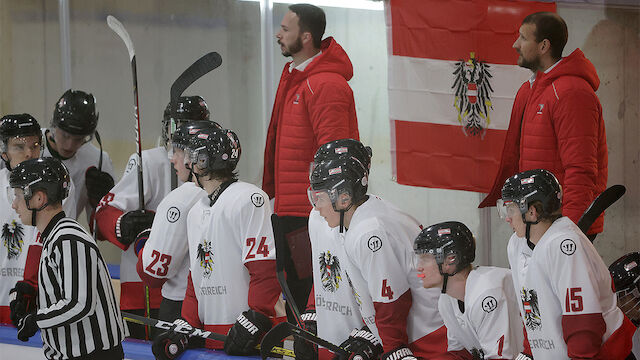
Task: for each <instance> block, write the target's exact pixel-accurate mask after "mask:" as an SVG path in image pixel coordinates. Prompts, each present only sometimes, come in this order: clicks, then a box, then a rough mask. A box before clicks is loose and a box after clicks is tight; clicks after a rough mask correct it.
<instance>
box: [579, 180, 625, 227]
mask: <svg viewBox="0 0 640 360" xmlns="http://www.w3.org/2000/svg"><path fill="white" fill-rule="evenodd" d="M626 191H627V189H626V188H625V187H624V186H623V185H613V186H611V187H609V188H608V189H606V190H605V191H603V192H602V193H601V194H600V195H598V196H597V197H596V198H595V199H594V200H593V202H592V203H591V205H589V207H588V208H587V210H586V211H585V212H584V214H582V216H581V217H580V220H578V224H577V225H578V227H579V228H580V230H582V232H583V233H585V234H586V233H587V231H588V230H589V228H590V227H591V225H593V223H594V221H596V219H597V218H598V217H599V216H600V214H602V213H603V212H604V211H605V210H606V209H607V208H608V207H609V206H611V205H612V204H613V203H615V202H616V201H618V199H620V198H621V197H622V195H624V193H625V192H626Z"/></svg>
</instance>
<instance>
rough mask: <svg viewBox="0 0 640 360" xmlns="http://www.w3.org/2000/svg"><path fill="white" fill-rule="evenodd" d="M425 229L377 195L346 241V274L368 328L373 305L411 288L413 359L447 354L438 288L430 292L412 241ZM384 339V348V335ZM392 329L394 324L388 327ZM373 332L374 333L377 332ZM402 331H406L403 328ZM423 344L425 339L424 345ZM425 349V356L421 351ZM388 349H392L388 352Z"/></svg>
mask: <svg viewBox="0 0 640 360" xmlns="http://www.w3.org/2000/svg"><path fill="white" fill-rule="evenodd" d="M420 230H421V225H420V223H419V222H418V221H417V220H415V219H414V218H413V217H411V216H410V215H408V214H406V213H404V212H402V211H401V210H399V209H398V208H396V207H395V206H393V205H392V204H390V203H388V202H386V201H384V200H382V199H380V198H379V197H377V196H374V195H369V199H368V200H367V201H365V202H364V203H363V204H362V205H360V206H359V207H358V208H357V209H356V211H355V212H354V214H353V217H352V218H351V223H350V225H349V230H347V232H346V236H345V240H344V248H345V253H346V254H347V259H348V261H346V263H347V267H346V272H347V274H348V277H349V279H350V281H351V283H352V284H353V289H354V292H355V297H356V299H357V301H358V303H359V304H360V311H361V313H362V315H363V317H364V321H365V323H366V324H367V325H370V324H371V321H372V320H373V319H371V317H372V316H377V315H374V314H375V313H376V311H375V307H374V303H391V302H394V301H396V300H397V299H398V298H399V297H400V296H401V295H402V294H404V293H405V292H407V291H408V290H411V297H412V305H411V309H410V310H409V314H408V316H407V329H406V333H407V335H408V341H409V345H412V347H413V349H414V355H416V356H423V357H429V356H433V355H435V354H440V353H443V352H445V351H446V348H447V344H446V336H445V328H444V326H443V321H442V318H441V317H440V315H439V314H438V298H439V296H440V291H439V290H438V289H425V288H424V287H423V286H422V282H421V281H420V279H418V277H417V270H416V269H414V268H413V265H412V258H413V240H414V239H415V238H416V236H417V235H418V234H419V233H420ZM375 320H376V325H377V328H378V334H377V335H379V337H380V338H381V339H382V343H383V346H384V347H385V350H386V349H387V347H388V344H387V345H385V340H386V339H385V334H384V333H383V332H382V331H380V330H381V329H380V322H379V321H377V320H378V319H375ZM386 325H387V326H392V324H386ZM372 330H373V329H372ZM399 331H403V329H399ZM420 340H423V341H420ZM415 349H422V350H423V351H424V352H423V353H420V352H418V353H416V351H415ZM387 351H388V350H387Z"/></svg>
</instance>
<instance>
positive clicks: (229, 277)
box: [182, 181, 284, 333]
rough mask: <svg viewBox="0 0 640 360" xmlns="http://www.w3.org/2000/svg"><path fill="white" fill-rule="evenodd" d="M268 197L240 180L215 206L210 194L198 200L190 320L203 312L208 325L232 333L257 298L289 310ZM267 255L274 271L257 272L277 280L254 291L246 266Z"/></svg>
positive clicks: (276, 309)
mask: <svg viewBox="0 0 640 360" xmlns="http://www.w3.org/2000/svg"><path fill="white" fill-rule="evenodd" d="M266 199H268V197H267V195H266V194H265V193H264V192H263V191H262V190H261V189H259V188H258V187H256V186H255V185H252V184H249V183H245V182H241V181H237V182H234V183H232V184H231V185H229V186H228V187H227V188H226V189H225V190H224V191H223V192H222V193H221V194H220V196H219V197H218V199H217V201H216V202H215V204H213V206H211V205H210V199H209V198H208V197H204V198H201V199H200V200H199V201H198V202H196V204H195V205H193V207H192V208H191V211H189V215H188V218H187V234H188V239H189V259H190V271H191V279H192V284H193V291H194V293H195V298H196V299H197V309H194V308H191V307H190V306H191V303H190V302H188V301H187V299H186V298H185V302H184V303H183V306H182V314H183V316H185V314H186V313H188V314H189V315H188V316H185V319H187V320H189V321H190V320H191V319H192V318H193V317H192V316H191V315H195V313H196V312H197V317H198V319H199V321H200V322H201V323H202V325H203V326H204V328H205V329H206V330H211V331H216V332H220V333H226V332H227V330H228V329H229V328H230V327H231V325H233V324H234V323H235V321H236V318H237V317H238V315H240V314H241V313H242V312H243V311H245V310H248V309H249V307H250V305H249V304H250V303H251V302H252V301H253V302H269V304H265V306H266V307H269V308H270V309H271V310H272V311H271V313H275V314H283V313H284V305H283V302H282V300H281V296H280V291H279V286H278V283H277V280H276V277H275V261H274V260H275V245H274V239H273V230H272V227H271V209H270V207H269V204H268V203H267V202H266ZM263 260H272V262H271V264H272V265H273V266H272V268H271V269H272V270H271V272H272V273H270V274H262V273H260V274H257V275H259V276H267V277H268V279H266V280H265V281H268V282H271V283H272V284H273V285H272V287H271V288H269V289H268V290H267V291H265V290H264V289H263V290H261V291H255V290H254V291H253V292H250V280H251V279H250V274H249V270H248V269H247V267H246V265H247V264H250V263H253V262H263ZM252 285H253V284H252ZM274 292H275V293H274ZM274 294H275V295H274ZM250 296H253V297H254V298H253V299H250ZM263 312H264V311H263ZM267 315H269V314H267Z"/></svg>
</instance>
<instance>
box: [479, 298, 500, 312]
mask: <svg viewBox="0 0 640 360" xmlns="http://www.w3.org/2000/svg"><path fill="white" fill-rule="evenodd" d="M497 307H498V301H497V300H496V298H494V297H493V296H487V297H485V298H484V299H482V310H484V312H486V313H490V312H492V311H493V310H495V309H496V308H497Z"/></svg>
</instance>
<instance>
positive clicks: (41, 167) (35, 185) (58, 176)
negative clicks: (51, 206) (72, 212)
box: [9, 157, 71, 210]
mask: <svg viewBox="0 0 640 360" xmlns="http://www.w3.org/2000/svg"><path fill="white" fill-rule="evenodd" d="M9 184H10V186H11V188H20V189H22V190H23V191H24V199H25V200H26V201H27V202H29V200H30V199H31V197H32V196H33V194H34V193H35V192H36V191H37V190H43V191H45V192H46V193H47V198H48V199H49V201H48V203H53V202H61V201H62V200H64V199H65V198H66V197H67V196H68V195H69V187H70V186H71V179H70V177H69V171H67V168H66V166H64V164H63V163H62V162H61V161H60V160H58V159H56V158H53V157H43V158H39V159H29V160H25V161H23V162H21V163H20V164H18V166H16V168H15V169H13V170H12V171H11V175H10V176H9ZM48 203H47V204H48ZM45 206H46V204H45ZM42 208H44V206H43V207H42ZM42 208H41V209H42ZM41 209H36V210H41Z"/></svg>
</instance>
